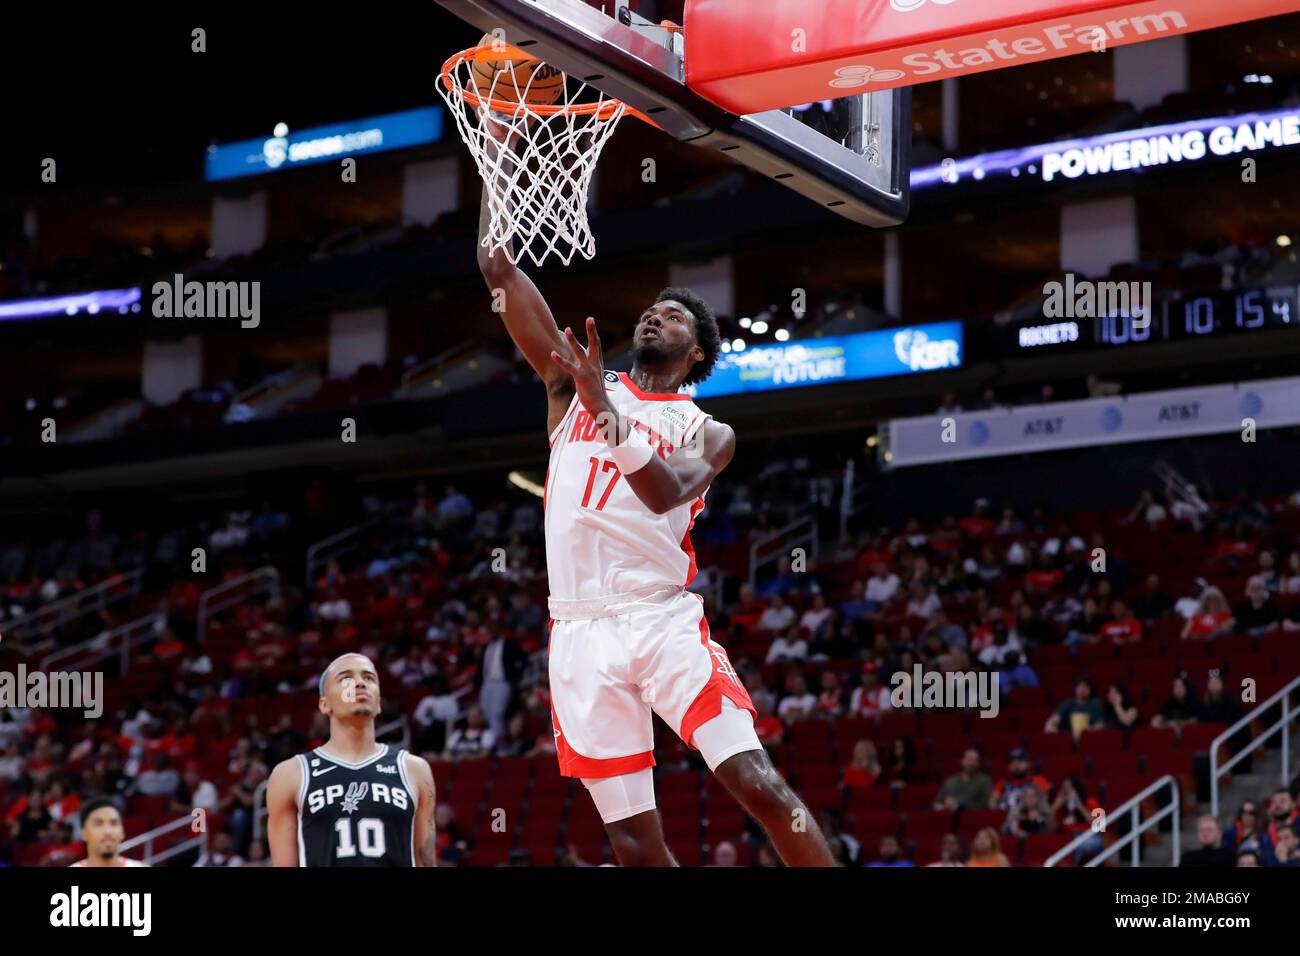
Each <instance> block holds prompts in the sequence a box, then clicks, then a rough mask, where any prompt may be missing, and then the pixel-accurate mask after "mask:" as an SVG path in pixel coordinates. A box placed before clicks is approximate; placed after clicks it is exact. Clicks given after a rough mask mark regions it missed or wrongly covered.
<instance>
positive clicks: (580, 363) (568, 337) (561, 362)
mask: <svg viewBox="0 0 1300 956" xmlns="http://www.w3.org/2000/svg"><path fill="white" fill-rule="evenodd" d="M564 340H565V341H566V342H567V343H568V344H569V351H570V352H571V353H572V354H573V356H574V357H573V358H572V359H568V358H565V357H564V356H563V355H561V354H560V353H559V352H556V351H554V350H552V351H551V361H552V362H554V363H555V364H556V365H558V366H559V367H560V368H562V369H564V370H565V371H566V372H568V373H569V377H570V378H572V379H573V385H574V388H576V389H577V392H578V401H580V402H582V407H583V408H585V409H586V410H587V411H588V412H590V413H591V414H592V416H593V417H595V418H599V417H600V416H601V415H609V416H610V418H611V419H616V418H617V413H616V412H615V410H614V406H613V405H612V404H611V403H610V400H609V394H608V393H607V392H606V391H605V357H604V354H603V353H602V352H601V349H600V335H598V334H597V332H596V320H595V319H594V318H592V317H591V316H587V347H586V348H583V347H582V346H581V345H579V344H578V340H577V338H576V337H575V336H574V334H573V329H571V328H568V327H566V328H565V330H564Z"/></svg>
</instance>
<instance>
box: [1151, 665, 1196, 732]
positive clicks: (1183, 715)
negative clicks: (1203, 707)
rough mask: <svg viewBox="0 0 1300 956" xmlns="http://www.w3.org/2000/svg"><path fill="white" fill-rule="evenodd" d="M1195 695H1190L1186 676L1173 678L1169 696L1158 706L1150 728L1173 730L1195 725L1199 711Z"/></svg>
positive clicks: (1190, 691) (1190, 685) (1190, 688)
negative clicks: (1171, 728) (1170, 728)
mask: <svg viewBox="0 0 1300 956" xmlns="http://www.w3.org/2000/svg"><path fill="white" fill-rule="evenodd" d="M1199 706H1200V705H1199V704H1197V702H1196V695H1195V694H1193V693H1192V684H1191V680H1190V679H1189V678H1188V676H1187V675H1186V674H1179V675H1178V676H1177V677H1175V678H1174V683H1173V686H1172V687H1171V688H1170V691H1169V696H1168V697H1166V698H1165V702H1164V703H1163V704H1161V705H1160V711H1159V713H1157V714H1156V715H1155V716H1154V717H1152V718H1151V726H1152V727H1173V728H1174V729H1175V730H1178V729H1180V728H1182V727H1183V726H1185V725H1187V724H1194V723H1196V716H1197V712H1198V710H1199Z"/></svg>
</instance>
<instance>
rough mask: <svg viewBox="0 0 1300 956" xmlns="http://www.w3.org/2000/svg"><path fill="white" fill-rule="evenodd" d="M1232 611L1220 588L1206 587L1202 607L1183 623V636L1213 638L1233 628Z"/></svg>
mask: <svg viewBox="0 0 1300 956" xmlns="http://www.w3.org/2000/svg"><path fill="white" fill-rule="evenodd" d="M1232 626H1233V620H1232V612H1230V611H1229V610H1228V602H1227V601H1226V600H1225V599H1224V597H1223V592H1222V591H1220V590H1219V589H1218V588H1206V589H1205V591H1204V592H1203V593H1202V594H1201V602H1200V607H1199V608H1198V609H1197V611H1196V613H1195V614H1193V615H1192V616H1191V617H1189V618H1188V619H1187V623H1186V624H1184V625H1183V633H1182V637H1184V638H1190V637H1200V638H1211V637H1218V636H1219V635H1220V634H1227V633H1229V632H1230V631H1231V630H1232Z"/></svg>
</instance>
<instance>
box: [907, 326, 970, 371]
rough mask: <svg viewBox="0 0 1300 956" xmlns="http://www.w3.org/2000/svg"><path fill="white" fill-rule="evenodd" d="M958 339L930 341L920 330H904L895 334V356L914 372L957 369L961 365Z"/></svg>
mask: <svg viewBox="0 0 1300 956" xmlns="http://www.w3.org/2000/svg"><path fill="white" fill-rule="evenodd" d="M958 351H959V350H958V346H957V340H956V339H935V340H934V341H931V340H930V336H928V335H926V334H925V332H923V331H922V330H920V329H903V330H902V331H901V332H895V333H894V354H895V355H897V356H898V360H899V361H900V362H902V363H903V364H904V365H906V366H907V367H908V368H909V369H911V370H912V371H913V372H928V371H930V370H932V369H936V368H956V367H957V366H958V365H960V364H961V356H960V355H959V354H958Z"/></svg>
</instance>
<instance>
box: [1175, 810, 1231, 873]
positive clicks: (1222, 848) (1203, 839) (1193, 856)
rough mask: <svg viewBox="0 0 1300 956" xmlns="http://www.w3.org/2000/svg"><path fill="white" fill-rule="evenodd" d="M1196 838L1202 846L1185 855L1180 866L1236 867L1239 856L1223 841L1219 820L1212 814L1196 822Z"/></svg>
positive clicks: (1205, 815)
mask: <svg viewBox="0 0 1300 956" xmlns="http://www.w3.org/2000/svg"><path fill="white" fill-rule="evenodd" d="M1196 838H1197V840H1199V841H1200V845H1199V846H1198V847H1197V848H1196V849H1195V850H1189V851H1188V852H1187V853H1184V854H1183V858H1182V861H1181V862H1180V863H1179V865H1180V866H1187V867H1210V866H1217V867H1226V866H1235V865H1236V863H1237V854H1236V853H1235V852H1234V851H1233V849H1232V847H1231V846H1227V845H1225V843H1224V841H1223V828H1222V827H1220V826H1219V821H1218V819H1217V818H1216V817H1215V816H1214V815H1213V814H1210V813H1207V814H1204V815H1203V816H1201V817H1200V818H1199V819H1198V820H1197V821H1196Z"/></svg>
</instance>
